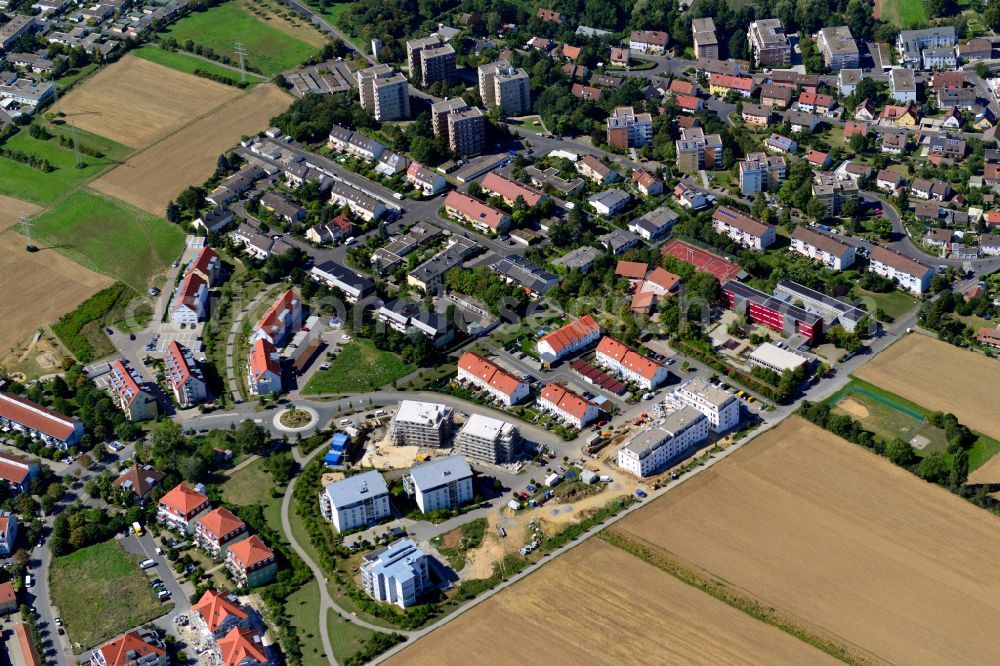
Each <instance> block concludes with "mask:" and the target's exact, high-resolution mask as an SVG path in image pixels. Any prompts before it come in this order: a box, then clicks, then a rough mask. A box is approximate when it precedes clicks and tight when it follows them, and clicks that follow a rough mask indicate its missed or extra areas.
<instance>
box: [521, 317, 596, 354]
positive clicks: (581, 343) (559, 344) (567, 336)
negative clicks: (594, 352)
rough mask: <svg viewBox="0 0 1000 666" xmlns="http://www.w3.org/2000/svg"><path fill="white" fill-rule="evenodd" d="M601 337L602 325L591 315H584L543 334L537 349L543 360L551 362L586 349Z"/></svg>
mask: <svg viewBox="0 0 1000 666" xmlns="http://www.w3.org/2000/svg"><path fill="white" fill-rule="evenodd" d="M600 337H601V326H600V325H599V324H598V323H597V322H596V321H594V318H593V317H591V316H590V315H584V316H582V317H580V318H579V319H577V320H576V321H571V322H570V323H568V324H565V325H563V326H560V327H559V328H557V329H556V330H554V331H552V332H551V333H549V334H547V335H544V336H542V337H541V338H540V339H539V340H538V344H537V345H536V349H537V351H538V354H539V356H541V357H542V360H543V361H545V362H547V363H550V364H551V363H552V362H553V361H556V360H558V359H561V358H563V357H564V356H569V355H570V354H575V353H576V352H578V351H580V350H581V349H586V348H587V347H589V346H590V345H592V344H594V343H595V342H597V341H598V339H599V338H600Z"/></svg>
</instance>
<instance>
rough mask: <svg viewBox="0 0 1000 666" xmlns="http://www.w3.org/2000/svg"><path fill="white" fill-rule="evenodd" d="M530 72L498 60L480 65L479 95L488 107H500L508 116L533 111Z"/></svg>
mask: <svg viewBox="0 0 1000 666" xmlns="http://www.w3.org/2000/svg"><path fill="white" fill-rule="evenodd" d="M528 83H529V82H528V73H527V72H526V71H524V70H523V69H517V68H516V67H513V66H511V64H510V62H508V61H506V60H498V61H497V62H492V63H489V64H487V65H480V66H479V96H480V97H481V98H482V100H483V106H485V107H486V108H487V109H495V108H499V109H500V110H501V111H503V113H504V115H507V116H519V115H523V114H525V113H528V112H529V111H531V89H530V87H529V85H528Z"/></svg>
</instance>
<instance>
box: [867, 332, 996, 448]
mask: <svg viewBox="0 0 1000 666" xmlns="http://www.w3.org/2000/svg"><path fill="white" fill-rule="evenodd" d="M854 374H855V375H856V376H857V377H859V378H860V379H863V380H864V381H866V382H870V383H872V384H874V385H875V386H878V387H880V388H883V389H885V390H886V391H891V392H892V393H895V394H897V395H900V396H902V397H904V398H906V399H907V400H912V401H913V402H915V403H917V404H918V405H920V406H921V407H924V408H926V409H933V410H938V411H942V412H951V413H952V414H954V415H955V416H957V417H958V420H959V421H961V422H962V423H964V424H965V425H967V426H969V427H970V428H972V429H973V430H978V431H979V432H981V433H984V434H986V435H989V436H990V437H993V438H997V439H1000V418H998V415H1000V392H997V391H996V390H994V389H995V387H996V386H998V385H1000V361H997V360H995V359H991V358H987V357H985V356H983V355H982V354H977V353H975V352H971V351H968V350H967V349H960V348H959V347H955V346H954V345H950V344H948V343H947V342H942V341H940V340H937V339H935V338H931V337H928V336H926V335H919V334H915V333H911V334H910V335H907V336H906V337H904V338H903V339H902V340H900V341H899V342H897V343H895V344H893V345H892V346H891V347H889V348H888V349H886V350H885V351H883V352H882V353H881V354H879V355H878V356H876V357H875V358H873V359H872V360H871V361H869V362H868V363H865V364H864V365H863V366H862V367H861V369H860V370H858V371H857V372H855V373H854Z"/></svg>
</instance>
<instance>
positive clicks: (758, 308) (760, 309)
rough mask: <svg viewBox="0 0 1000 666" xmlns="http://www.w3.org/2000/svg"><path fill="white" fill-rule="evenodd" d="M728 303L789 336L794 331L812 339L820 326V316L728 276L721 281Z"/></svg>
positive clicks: (736, 310) (821, 321) (817, 333)
mask: <svg viewBox="0 0 1000 666" xmlns="http://www.w3.org/2000/svg"><path fill="white" fill-rule="evenodd" d="M722 293H723V294H725V295H726V299H727V300H728V301H729V307H730V308H731V309H732V310H733V311H735V312H738V313H740V314H744V315H746V316H747V317H749V318H750V320H751V321H754V322H757V323H758V324H763V325H764V326H767V327H768V328H770V329H771V330H773V331H777V332H778V333H781V334H782V335H785V336H789V335H795V334H796V333H799V334H802V335H804V336H805V337H806V338H808V339H809V340H814V339H816V337H817V336H818V335H819V334H820V333H821V332H822V330H823V319H822V317H820V316H819V315H816V314H813V313H811V312H808V311H807V310H806V309H805V308H800V307H798V306H796V305H792V304H791V303H786V302H785V301H782V300H781V299H778V298H775V297H774V296H769V295H768V294H766V293H764V292H763V291H760V290H758V289H754V288H753V287H751V286H750V285H746V284H743V283H742V282H737V281H736V280H730V281H728V282H726V283H725V284H724V285H722Z"/></svg>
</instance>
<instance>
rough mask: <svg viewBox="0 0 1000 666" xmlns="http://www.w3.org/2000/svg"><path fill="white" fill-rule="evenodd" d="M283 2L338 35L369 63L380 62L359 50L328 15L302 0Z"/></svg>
mask: <svg viewBox="0 0 1000 666" xmlns="http://www.w3.org/2000/svg"><path fill="white" fill-rule="evenodd" d="M281 2H284V3H285V4H286V5H288V6H289V7H291V8H292V9H294V10H295V11H297V12H298V13H299V14H301V15H303V16H306V17H308V18H310V19H311V20H312V22H313V23H314V24H316V26H317V27H319V29H320V30H321V31H322V32H325V33H327V34H328V35H332V36H333V37H336V38H337V39H339V40H340V41H342V42H343V43H344V46H346V47H347V48H348V49H350V50H351V51H354V52H355V53H357V54H358V55H360V56H361V57H362V58H364V59H365V60H367V61H368V63H369V64H372V65H375V64H378V63H377V61H376V60H375V58H374V57H372V56H371V55H370V54H367V53H364V52H363V51H359V50H358V49H357V47H355V46H354V43H353V42H352V41H351V40H350V39H349V38H348V37H347V35H345V34H344V33H342V32H341V31H340V29H339V28H337V27H336V26H335V25H333V24H332V23H330V22H329V21H327V20H326V17H324V16H323V15H322V14H317V13H316V12H315V11H313V9H312V8H311V7H309V6H308V5H306V4H304V3H301V2H296V0H281Z"/></svg>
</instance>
